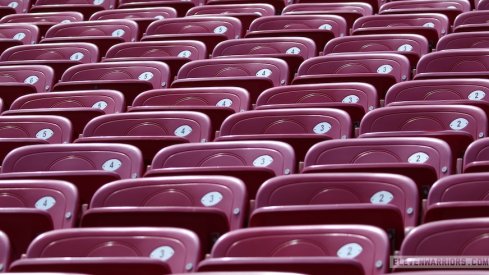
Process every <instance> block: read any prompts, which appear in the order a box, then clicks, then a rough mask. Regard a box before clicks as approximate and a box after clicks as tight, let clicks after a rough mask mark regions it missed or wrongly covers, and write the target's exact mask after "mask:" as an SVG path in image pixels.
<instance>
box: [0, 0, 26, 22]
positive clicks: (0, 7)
mask: <svg viewBox="0 0 489 275" xmlns="http://www.w3.org/2000/svg"><path fill="white" fill-rule="evenodd" d="M30 6H31V1H30V0H16V1H12V0H1V1H0V18H1V17H4V16H6V15H9V14H14V13H26V12H28V11H29V8H30Z"/></svg>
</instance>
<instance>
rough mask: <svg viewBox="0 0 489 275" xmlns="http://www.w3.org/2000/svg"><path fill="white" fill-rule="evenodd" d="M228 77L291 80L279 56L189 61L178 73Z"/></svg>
mask: <svg viewBox="0 0 489 275" xmlns="http://www.w3.org/2000/svg"><path fill="white" fill-rule="evenodd" d="M228 77H263V78H267V79H270V80H271V81H272V82H273V86H281V85H286V84H287V83H288V82H289V69H288V66H287V63H286V62H285V61H283V60H281V59H277V58H267V57H260V58H217V59H208V60H196V61H192V62H189V63H187V64H185V65H183V66H182V68H181V69H180V71H178V75H177V79H186V78H228Z"/></svg>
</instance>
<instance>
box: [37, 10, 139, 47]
mask: <svg viewBox="0 0 489 275" xmlns="http://www.w3.org/2000/svg"><path fill="white" fill-rule="evenodd" d="M138 36H139V29H138V24H137V23H136V22H134V21H132V20H128V19H114V20H99V21H83V22H72V23H65V24H58V25H56V26H53V27H52V28H50V29H49V30H48V32H47V33H46V38H44V39H43V40H42V41H41V42H42V43H60V42H88V43H93V44H95V45H97V47H98V49H99V52H100V55H101V56H104V55H105V53H107V50H108V49H109V48H110V47H112V46H114V45H115V44H118V43H122V42H134V41H137V39H138Z"/></svg>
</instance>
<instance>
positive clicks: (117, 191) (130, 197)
mask: <svg viewBox="0 0 489 275" xmlns="http://www.w3.org/2000/svg"><path fill="white" fill-rule="evenodd" d="M247 203H248V201H247V198H246V187H245V185H244V183H243V182H242V181H240V180H239V179H236V178H232V177H224V176H208V177H199V176H181V177H157V178H141V179H135V180H121V181H115V182H111V183H109V184H106V185H104V186H103V187H102V188H100V189H99V190H98V191H97V192H96V193H95V195H94V196H93V198H92V201H91V203H90V208H98V207H126V206H130V207H165V206H169V207H173V206H175V207H196V208H208V207H209V208H215V209H218V210H221V211H222V212H223V213H225V215H226V217H227V218H228V221H229V224H230V229H231V230H234V229H238V228H241V226H242V225H243V222H244V218H245V216H246V215H245V210H246V204H247ZM238 213H239V214H238Z"/></svg>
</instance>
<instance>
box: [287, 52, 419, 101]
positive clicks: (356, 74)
mask: <svg viewBox="0 0 489 275" xmlns="http://www.w3.org/2000/svg"><path fill="white" fill-rule="evenodd" d="M410 78H411V65H410V64H409V60H408V59H407V58H406V57H405V56H403V55H400V54H391V53H355V54H331V55H325V56H319V57H314V58H310V59H308V60H306V61H304V63H302V64H301V66H300V67H299V71H298V73H297V76H296V77H295V79H294V80H293V81H292V84H294V85H296V84H316V83H331V82H333V83H334V82H364V83H368V84H371V85H373V86H374V87H375V88H376V89H377V92H378V95H379V98H380V99H383V98H384V96H385V93H386V92H387V90H388V89H389V87H390V86H392V85H393V84H395V83H398V82H401V81H406V80H409V79H410Z"/></svg>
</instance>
